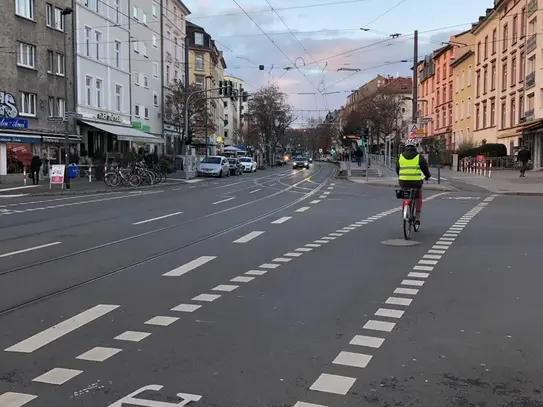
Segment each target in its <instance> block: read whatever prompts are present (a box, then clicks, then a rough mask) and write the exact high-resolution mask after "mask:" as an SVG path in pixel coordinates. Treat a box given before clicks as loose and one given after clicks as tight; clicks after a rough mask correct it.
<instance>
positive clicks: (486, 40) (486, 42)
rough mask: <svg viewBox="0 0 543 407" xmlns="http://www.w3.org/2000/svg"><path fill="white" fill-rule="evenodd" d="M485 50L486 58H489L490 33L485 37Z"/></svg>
mask: <svg viewBox="0 0 543 407" xmlns="http://www.w3.org/2000/svg"><path fill="white" fill-rule="evenodd" d="M484 50H485V51H484V52H485V60H487V59H488V35H487V36H486V37H485V46H484Z"/></svg>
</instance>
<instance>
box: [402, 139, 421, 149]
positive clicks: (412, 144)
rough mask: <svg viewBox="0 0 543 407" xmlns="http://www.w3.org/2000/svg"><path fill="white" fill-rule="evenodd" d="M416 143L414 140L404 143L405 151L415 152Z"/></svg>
mask: <svg viewBox="0 0 543 407" xmlns="http://www.w3.org/2000/svg"><path fill="white" fill-rule="evenodd" d="M417 147H418V143H417V141H416V140H415V139H409V140H407V141H406V142H405V149H406V150H412V151H413V150H417Z"/></svg>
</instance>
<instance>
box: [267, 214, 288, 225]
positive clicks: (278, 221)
mask: <svg viewBox="0 0 543 407" xmlns="http://www.w3.org/2000/svg"><path fill="white" fill-rule="evenodd" d="M289 219H292V216H283V217H282V218H279V219H276V220H274V221H273V222H271V223H272V224H274V225H280V224H281V223H285V222H286V221H287V220H289Z"/></svg>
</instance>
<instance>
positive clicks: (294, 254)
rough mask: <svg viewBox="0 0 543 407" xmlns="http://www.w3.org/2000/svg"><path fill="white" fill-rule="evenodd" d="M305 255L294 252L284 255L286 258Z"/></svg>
mask: <svg viewBox="0 0 543 407" xmlns="http://www.w3.org/2000/svg"><path fill="white" fill-rule="evenodd" d="M302 254H303V253H294V252H288V253H285V254H283V256H285V257H300V256H301V255H302Z"/></svg>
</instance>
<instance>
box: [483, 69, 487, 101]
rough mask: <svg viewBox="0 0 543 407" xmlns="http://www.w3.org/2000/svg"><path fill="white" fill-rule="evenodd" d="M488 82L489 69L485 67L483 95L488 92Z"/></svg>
mask: <svg viewBox="0 0 543 407" xmlns="http://www.w3.org/2000/svg"><path fill="white" fill-rule="evenodd" d="M487 83H488V69H487V68H486V67H485V69H484V70H483V95H485V94H486V91H487V89H486V86H487Z"/></svg>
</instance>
